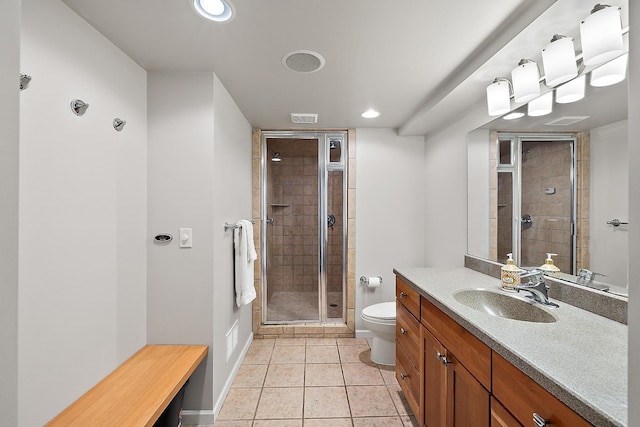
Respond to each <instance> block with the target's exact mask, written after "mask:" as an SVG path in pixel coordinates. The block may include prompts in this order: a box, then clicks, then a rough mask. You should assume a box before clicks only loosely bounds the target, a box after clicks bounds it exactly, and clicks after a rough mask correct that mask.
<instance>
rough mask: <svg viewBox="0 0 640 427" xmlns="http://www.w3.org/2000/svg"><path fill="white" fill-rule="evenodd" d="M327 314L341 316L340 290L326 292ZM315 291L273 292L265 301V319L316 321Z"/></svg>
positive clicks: (271, 320)
mask: <svg viewBox="0 0 640 427" xmlns="http://www.w3.org/2000/svg"><path fill="white" fill-rule="evenodd" d="M327 303H328V305H329V306H328V307H327V315H328V317H329V318H331V319H335V318H338V319H340V318H342V292H327ZM318 319H319V316H318V293H317V292H274V293H273V295H271V298H269V299H268V301H267V321H268V322H278V321H292V320H309V321H317V320H318Z"/></svg>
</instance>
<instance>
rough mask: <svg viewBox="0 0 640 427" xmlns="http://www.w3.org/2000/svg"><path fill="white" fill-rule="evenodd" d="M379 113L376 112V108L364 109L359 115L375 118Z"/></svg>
mask: <svg viewBox="0 0 640 427" xmlns="http://www.w3.org/2000/svg"><path fill="white" fill-rule="evenodd" d="M379 115H380V113H379V112H377V111H376V110H372V109H368V110H367V111H365V112H364V113H362V114H361V116H362V117H364V118H365V119H375V118H376V117H378V116H379Z"/></svg>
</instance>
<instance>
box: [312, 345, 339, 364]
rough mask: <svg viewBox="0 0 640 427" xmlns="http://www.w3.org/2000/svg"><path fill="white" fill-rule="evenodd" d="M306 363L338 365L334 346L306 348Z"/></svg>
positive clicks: (336, 351) (336, 350)
mask: <svg viewBox="0 0 640 427" xmlns="http://www.w3.org/2000/svg"><path fill="white" fill-rule="evenodd" d="M307 363H340V358H339V357H338V347H336V346H335V345H314V346H307Z"/></svg>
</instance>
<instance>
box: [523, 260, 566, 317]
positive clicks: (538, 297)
mask: <svg viewBox="0 0 640 427" xmlns="http://www.w3.org/2000/svg"><path fill="white" fill-rule="evenodd" d="M527 277H528V278H529V281H528V282H527V283H525V284H520V285H517V286H516V287H515V290H516V291H517V292H520V291H528V292H529V293H531V295H530V296H529V298H531V299H532V300H534V301H535V302H537V303H540V304H542V305H546V306H547V307H551V308H558V307H560V306H559V305H558V304H556V303H554V302H551V301H549V296H548V294H547V291H548V290H549V285H547V284H546V283H544V273H543V271H542V270H538V269H535V270H531V271H529V272H528V273H524V274H522V275H521V276H520V279H524V278H527Z"/></svg>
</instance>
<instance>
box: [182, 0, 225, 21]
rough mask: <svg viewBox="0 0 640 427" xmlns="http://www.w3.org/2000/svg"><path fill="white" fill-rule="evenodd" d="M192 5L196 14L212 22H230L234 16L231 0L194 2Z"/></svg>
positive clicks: (195, 0) (200, 0) (199, 0)
mask: <svg viewBox="0 0 640 427" xmlns="http://www.w3.org/2000/svg"><path fill="white" fill-rule="evenodd" d="M192 4H193V8H194V9H195V10H196V12H198V13H199V14H200V15H202V16H203V17H205V18H207V19H210V20H212V21H217V22H224V21H229V20H230V19H231V18H232V17H233V15H234V13H233V12H234V11H233V6H232V4H231V2H230V1H229V0H193V3H192Z"/></svg>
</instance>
